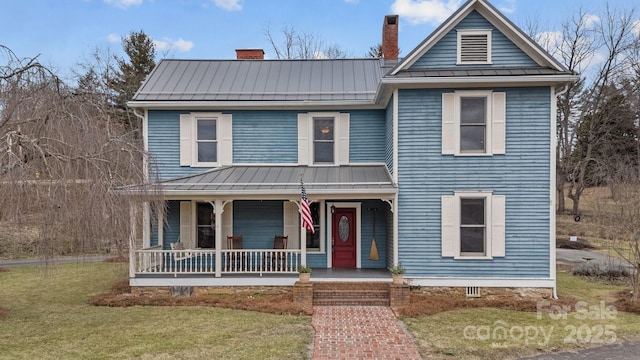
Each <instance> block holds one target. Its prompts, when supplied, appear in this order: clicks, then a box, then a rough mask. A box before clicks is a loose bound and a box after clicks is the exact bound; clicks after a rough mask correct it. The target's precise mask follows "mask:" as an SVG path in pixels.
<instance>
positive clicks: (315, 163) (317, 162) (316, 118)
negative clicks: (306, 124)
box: [310, 116, 338, 166]
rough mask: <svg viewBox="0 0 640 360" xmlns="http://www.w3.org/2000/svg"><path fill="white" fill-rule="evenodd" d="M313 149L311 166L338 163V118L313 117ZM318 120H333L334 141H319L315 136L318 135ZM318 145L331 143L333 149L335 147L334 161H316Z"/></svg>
mask: <svg viewBox="0 0 640 360" xmlns="http://www.w3.org/2000/svg"><path fill="white" fill-rule="evenodd" d="M310 119H311V124H310V125H311V148H310V152H311V164H313V165H319V166H322V165H336V162H337V160H338V159H337V147H338V141H337V139H336V135H337V127H336V123H337V122H338V117H337V116H311V117H310ZM317 120H331V121H332V122H333V124H332V128H333V134H332V137H333V138H332V139H331V140H317V139H316V137H315V135H316V131H315V129H316V121H317ZM316 143H323V144H326V143H331V144H332V147H333V161H316Z"/></svg>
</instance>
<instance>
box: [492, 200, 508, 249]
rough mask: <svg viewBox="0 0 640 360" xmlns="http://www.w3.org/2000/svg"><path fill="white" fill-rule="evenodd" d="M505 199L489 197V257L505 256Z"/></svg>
mask: <svg viewBox="0 0 640 360" xmlns="http://www.w3.org/2000/svg"><path fill="white" fill-rule="evenodd" d="M505 208H506V198H505V196H504V195H493V196H492V197H491V256H494V257H504V256H505V233H504V232H505V217H506V216H505V213H506V209H505Z"/></svg>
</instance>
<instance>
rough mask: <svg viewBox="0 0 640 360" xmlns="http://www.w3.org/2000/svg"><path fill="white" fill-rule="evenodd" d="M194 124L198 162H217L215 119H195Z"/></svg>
mask: <svg viewBox="0 0 640 360" xmlns="http://www.w3.org/2000/svg"><path fill="white" fill-rule="evenodd" d="M196 122H197V126H196V129H197V130H196V133H197V134H196V154H197V155H196V156H197V158H198V162H199V163H216V162H218V139H217V134H216V119H196Z"/></svg>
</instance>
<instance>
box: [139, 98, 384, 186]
mask: <svg viewBox="0 0 640 360" xmlns="http://www.w3.org/2000/svg"><path fill="white" fill-rule="evenodd" d="M310 112H313V111H310ZM181 113H187V112H181V111H162V110H152V111H149V121H148V127H149V129H148V130H149V131H148V133H149V137H148V144H149V153H150V158H151V164H152V165H151V170H152V171H154V172H155V171H157V172H158V174H159V178H160V179H161V180H166V179H172V178H176V177H181V176H188V175H194V174H198V173H201V172H204V171H207V170H209V169H210V168H201V167H200V168H191V167H188V166H180V114H181ZM230 113H231V116H232V123H233V125H232V128H233V162H234V163H243V164H269V163H279V164H297V162H298V120H297V119H298V113H299V112H298V111H235V112H230ZM385 126H386V125H385V111H384V110H354V111H351V112H350V129H349V134H350V149H349V157H350V161H351V162H352V163H383V162H384V161H385V150H386V149H385V136H386V133H385V132H386V128H385Z"/></svg>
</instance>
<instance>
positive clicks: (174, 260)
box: [134, 248, 301, 276]
mask: <svg viewBox="0 0 640 360" xmlns="http://www.w3.org/2000/svg"><path fill="white" fill-rule="evenodd" d="M220 253H221V260H222V262H221V266H220V274H260V275H262V274H288V273H295V272H296V271H297V269H298V267H299V266H300V254H301V251H300V250H273V249H266V250H265V249H243V250H220ZM134 261H135V264H134V272H135V274H140V275H142V274H171V275H174V276H175V275H177V274H216V250H202V249H188V250H159V249H151V248H149V249H141V250H135V252H134Z"/></svg>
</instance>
